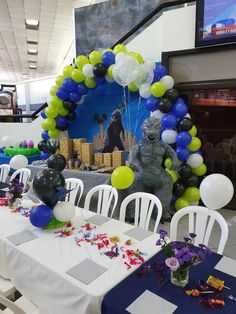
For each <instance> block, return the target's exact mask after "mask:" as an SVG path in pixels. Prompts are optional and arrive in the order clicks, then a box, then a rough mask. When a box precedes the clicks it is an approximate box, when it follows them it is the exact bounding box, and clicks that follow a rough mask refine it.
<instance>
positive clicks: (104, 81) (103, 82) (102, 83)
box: [94, 77, 107, 85]
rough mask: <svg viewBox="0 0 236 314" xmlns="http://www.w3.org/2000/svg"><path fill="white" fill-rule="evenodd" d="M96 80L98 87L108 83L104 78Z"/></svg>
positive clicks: (95, 78) (96, 78)
mask: <svg viewBox="0 0 236 314" xmlns="http://www.w3.org/2000/svg"><path fill="white" fill-rule="evenodd" d="M94 80H95V82H96V84H97V85H105V84H106V83H107V81H106V79H105V78H104V77H94Z"/></svg>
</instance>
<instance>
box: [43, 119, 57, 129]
mask: <svg viewBox="0 0 236 314" xmlns="http://www.w3.org/2000/svg"><path fill="white" fill-rule="evenodd" d="M55 126H56V121H55V120H54V119H52V118H47V119H45V120H44V121H43V123H42V128H43V129H44V130H47V131H49V130H51V129H54V128H55Z"/></svg>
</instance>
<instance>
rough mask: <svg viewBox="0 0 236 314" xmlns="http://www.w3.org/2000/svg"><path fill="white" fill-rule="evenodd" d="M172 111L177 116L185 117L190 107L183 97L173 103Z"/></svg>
mask: <svg viewBox="0 0 236 314" xmlns="http://www.w3.org/2000/svg"><path fill="white" fill-rule="evenodd" d="M172 112H173V114H174V115H175V116H176V117H177V118H183V117H184V116H185V115H186V114H187V113H188V107H187V106H186V104H185V102H184V100H183V99H182V98H178V99H177V100H176V101H175V102H174V103H173V106H172Z"/></svg>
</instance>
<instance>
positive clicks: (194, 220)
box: [170, 206, 229, 254]
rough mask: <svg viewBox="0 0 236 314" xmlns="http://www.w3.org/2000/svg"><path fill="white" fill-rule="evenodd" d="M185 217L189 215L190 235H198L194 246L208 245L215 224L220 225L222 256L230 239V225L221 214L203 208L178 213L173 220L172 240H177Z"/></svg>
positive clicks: (193, 207)
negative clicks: (181, 220) (179, 225)
mask: <svg viewBox="0 0 236 314" xmlns="http://www.w3.org/2000/svg"><path fill="white" fill-rule="evenodd" d="M185 215H188V219H189V233H190V232H194V233H196V235H197V236H196V238H194V241H193V243H194V245H198V244H199V243H203V244H205V245H208V243H209V239H210V236H211V232H212V228H213V225H214V223H215V222H217V223H218V224H219V225H220V228H221V237H220V241H219V245H218V250H217V253H219V254H222V253H223V251H224V247H225V244H226V241H227V239H228V234H229V229H228V225H227V223H226V221H225V219H224V217H223V216H222V215H221V214H220V213H218V212H217V211H214V210H210V209H208V208H206V207H203V206H188V207H185V208H182V209H180V210H179V211H177V213H175V214H174V216H173V217H172V220H171V224H170V239H171V240H172V241H176V240H177V228H178V223H179V220H180V219H181V218H182V217H183V216H185Z"/></svg>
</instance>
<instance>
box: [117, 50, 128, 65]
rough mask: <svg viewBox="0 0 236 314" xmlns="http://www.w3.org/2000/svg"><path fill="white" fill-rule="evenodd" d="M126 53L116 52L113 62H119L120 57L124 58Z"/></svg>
mask: <svg viewBox="0 0 236 314" xmlns="http://www.w3.org/2000/svg"><path fill="white" fill-rule="evenodd" d="M126 57H127V54H126V53H124V52H119V53H117V55H116V57H115V63H118V62H120V61H121V60H122V59H124V58H126Z"/></svg>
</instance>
